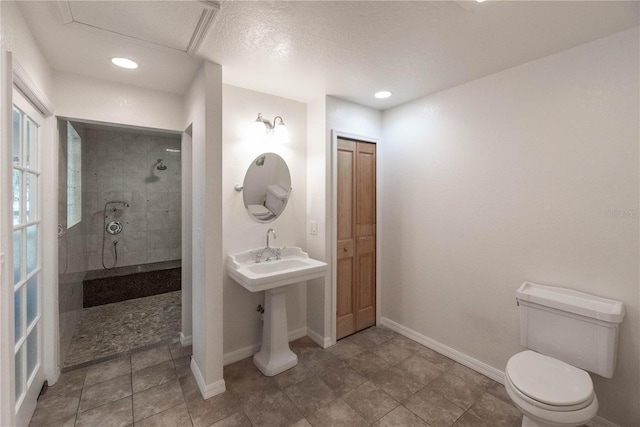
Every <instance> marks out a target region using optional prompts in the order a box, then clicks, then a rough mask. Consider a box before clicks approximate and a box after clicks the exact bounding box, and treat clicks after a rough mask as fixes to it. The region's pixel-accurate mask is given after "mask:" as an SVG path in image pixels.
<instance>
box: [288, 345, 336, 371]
mask: <svg viewBox="0 0 640 427" xmlns="http://www.w3.org/2000/svg"><path fill="white" fill-rule="evenodd" d="M298 361H299V362H300V363H304V364H305V366H307V367H308V368H309V369H310V370H311V371H312V372H318V371H321V370H323V369H327V368H330V367H333V366H340V365H343V364H344V361H343V360H342V359H341V358H339V357H338V356H336V355H335V354H333V353H331V352H329V351H327V350H323V349H322V348H320V347H318V346H316V347H314V348H305V349H304V350H302V351H301V352H300V353H299V354H298Z"/></svg>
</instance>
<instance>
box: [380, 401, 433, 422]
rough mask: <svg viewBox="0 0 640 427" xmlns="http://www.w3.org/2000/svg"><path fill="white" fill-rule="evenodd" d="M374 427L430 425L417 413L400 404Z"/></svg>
mask: <svg viewBox="0 0 640 427" xmlns="http://www.w3.org/2000/svg"><path fill="white" fill-rule="evenodd" d="M374 427H429V425H428V424H427V423H425V422H424V421H422V420H421V419H420V417H418V416H417V415H416V414H414V413H413V412H411V411H410V410H408V409H407V408H405V407H404V406H402V405H400V406H398V407H396V408H395V409H394V410H393V411H391V412H389V413H388V414H387V415H385V416H384V417H382V418H380V420H379V421H378V422H376V423H375V424H374Z"/></svg>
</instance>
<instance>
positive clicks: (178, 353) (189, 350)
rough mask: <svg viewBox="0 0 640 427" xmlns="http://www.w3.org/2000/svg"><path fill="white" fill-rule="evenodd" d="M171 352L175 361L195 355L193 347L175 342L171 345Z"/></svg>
mask: <svg viewBox="0 0 640 427" xmlns="http://www.w3.org/2000/svg"><path fill="white" fill-rule="evenodd" d="M169 351H170V352H171V358H173V360H176V359H180V358H182V357H186V356H191V355H192V354H193V346H191V345H186V346H184V347H183V346H182V344H181V343H180V342H174V343H172V344H169Z"/></svg>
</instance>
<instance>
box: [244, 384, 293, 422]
mask: <svg viewBox="0 0 640 427" xmlns="http://www.w3.org/2000/svg"><path fill="white" fill-rule="evenodd" d="M243 409H244V413H245V415H246V416H247V418H249V420H250V421H251V424H252V425H253V426H254V427H262V426H264V427H278V426H290V425H291V424H293V423H295V422H298V421H300V420H301V419H302V418H303V415H302V413H301V412H300V411H299V410H298V408H296V406H295V405H294V404H293V403H292V402H291V400H290V399H289V398H288V397H287V396H286V395H285V393H284V391H282V390H280V389H277V391H275V392H272V393H260V394H256V395H254V396H252V397H251V398H250V399H248V400H247V401H246V402H243Z"/></svg>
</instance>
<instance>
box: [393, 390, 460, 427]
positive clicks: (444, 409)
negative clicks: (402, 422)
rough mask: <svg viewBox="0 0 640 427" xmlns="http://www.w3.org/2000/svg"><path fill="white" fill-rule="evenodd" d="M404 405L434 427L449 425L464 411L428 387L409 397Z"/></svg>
mask: <svg viewBox="0 0 640 427" xmlns="http://www.w3.org/2000/svg"><path fill="white" fill-rule="evenodd" d="M404 406H406V407H407V409H409V410H410V411H411V412H413V413H414V414H416V415H417V416H419V417H420V418H422V419H423V420H424V421H425V422H426V423H427V424H429V425H430V426H432V427H449V426H450V425H451V424H453V423H454V422H455V421H456V420H457V419H458V418H459V417H460V416H461V415H462V414H463V413H464V410H463V409H460V408H459V407H458V406H456V405H455V404H454V403H453V402H450V401H449V400H447V399H445V398H444V397H443V396H441V395H439V394H438V393H435V392H433V391H432V390H430V389H428V388H426V387H425V388H423V389H422V390H420V391H419V392H417V393H416V394H414V395H413V396H411V397H410V398H409V399H407V401H406V402H404Z"/></svg>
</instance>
